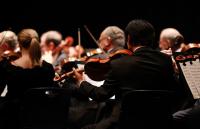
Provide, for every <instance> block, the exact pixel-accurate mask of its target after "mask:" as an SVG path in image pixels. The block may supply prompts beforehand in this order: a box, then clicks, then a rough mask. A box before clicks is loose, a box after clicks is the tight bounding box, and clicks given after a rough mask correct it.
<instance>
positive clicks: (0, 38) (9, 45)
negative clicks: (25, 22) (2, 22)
mask: <svg viewBox="0 0 200 129" xmlns="http://www.w3.org/2000/svg"><path fill="white" fill-rule="evenodd" d="M17 47H18V41H17V35H16V34H15V33H14V32H13V31H2V32H1V33H0V54H1V55H2V54H4V53H6V52H7V51H11V52H15V51H17Z"/></svg>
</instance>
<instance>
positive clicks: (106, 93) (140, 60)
mask: <svg viewBox="0 0 200 129" xmlns="http://www.w3.org/2000/svg"><path fill="white" fill-rule="evenodd" d="M97 74H98V73H97ZM125 89H131V90H134V89H135V90H145V89H146V90H169V91H175V90H177V88H176V81H175V78H174V71H173V66H172V60H171V58H170V57H169V56H167V55H165V54H163V53H161V52H159V51H156V50H153V49H151V48H149V47H141V48H139V49H137V50H136V51H135V52H134V54H133V55H132V56H125V57H122V58H119V59H115V60H112V62H111V69H110V71H109V73H108V74H107V76H106V79H105V82H104V84H103V85H102V86H101V87H96V86H93V85H91V84H90V83H88V82H86V81H83V82H82V83H81V85H80V88H79V91H80V92H81V93H82V94H84V95H86V96H89V97H91V98H92V99H94V100H96V101H104V100H106V99H108V98H110V97H111V96H113V95H115V96H116V98H117V99H121V97H122V95H123V94H124V91H125Z"/></svg>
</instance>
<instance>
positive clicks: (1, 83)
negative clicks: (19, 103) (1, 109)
mask: <svg viewBox="0 0 200 129" xmlns="http://www.w3.org/2000/svg"><path fill="white" fill-rule="evenodd" d="M4 65H5V60H2V61H0V94H1V93H2V92H3V90H4V88H5V86H6V78H5V75H6V71H5V68H4Z"/></svg>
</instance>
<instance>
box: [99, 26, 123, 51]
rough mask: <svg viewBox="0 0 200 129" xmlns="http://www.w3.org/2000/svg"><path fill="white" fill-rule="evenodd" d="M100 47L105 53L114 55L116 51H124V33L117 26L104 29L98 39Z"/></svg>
mask: <svg viewBox="0 0 200 129" xmlns="http://www.w3.org/2000/svg"><path fill="white" fill-rule="evenodd" d="M99 45H100V47H101V48H102V49H103V50H104V51H105V52H107V53H109V54H111V53H115V52H116V51H117V50H120V49H124V46H125V35H124V31H123V30H122V29H120V28H119V27H117V26H108V27H106V28H105V29H104V30H103V31H102V33H101V35H100V38H99Z"/></svg>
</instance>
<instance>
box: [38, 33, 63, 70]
mask: <svg viewBox="0 0 200 129" xmlns="http://www.w3.org/2000/svg"><path fill="white" fill-rule="evenodd" d="M61 43H62V34H61V33H60V32H58V31H55V30H51V31H47V32H45V33H43V34H42V36H41V43H40V46H41V48H42V59H44V60H45V61H47V62H48V63H51V64H52V65H53V66H54V67H56V66H57V65H60V63H61V61H62V60H63V59H65V58H66V57H67V55H66V54H65V53H64V52H63V51H62V49H61V50H60V47H59V45H61Z"/></svg>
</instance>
